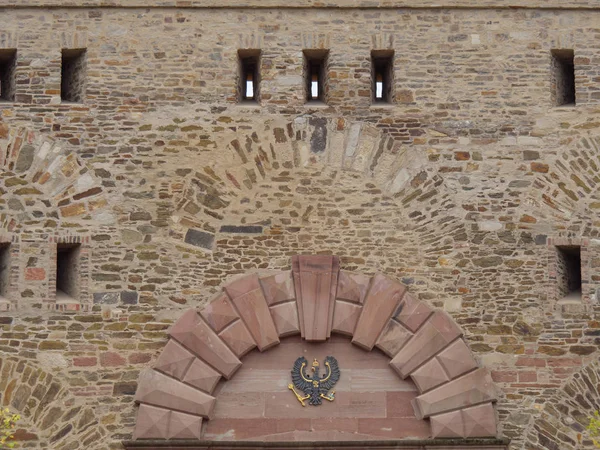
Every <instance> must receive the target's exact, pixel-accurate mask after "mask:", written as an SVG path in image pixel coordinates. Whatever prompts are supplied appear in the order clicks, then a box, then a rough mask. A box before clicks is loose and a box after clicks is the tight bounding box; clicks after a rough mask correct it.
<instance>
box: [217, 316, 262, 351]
mask: <svg viewBox="0 0 600 450" xmlns="http://www.w3.org/2000/svg"><path fill="white" fill-rule="evenodd" d="M219 337H220V338H221V339H223V341H224V342H225V343H226V344H227V345H228V346H229V348H230V349H231V350H233V352H234V353H235V354H236V355H237V357H238V358H241V357H242V356H244V355H245V354H246V353H248V352H249V351H250V350H252V349H253V348H254V347H256V343H255V342H254V339H252V336H250V332H249V331H248V329H247V328H246V325H244V322H242V321H241V320H238V321H237V322H234V323H233V324H231V325H230V326H229V327H227V328H225V329H224V330H223V331H221V333H220V334H219Z"/></svg>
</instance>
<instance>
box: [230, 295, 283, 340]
mask: <svg viewBox="0 0 600 450" xmlns="http://www.w3.org/2000/svg"><path fill="white" fill-rule="evenodd" d="M232 301H233V303H234V304H235V307H236V309H237V311H239V313H240V316H241V318H242V320H243V322H244V324H245V325H246V327H247V329H248V331H250V334H251V335H252V337H253V339H254V342H255V343H256V345H257V346H258V348H259V349H260V350H261V351H263V350H266V349H267V348H269V347H272V346H273V345H277V344H279V335H278V333H277V329H276V328H275V323H274V322H273V318H272V317H271V314H270V312H269V307H268V305H267V301H266V300H265V297H264V296H263V293H262V289H260V288H259V289H255V290H253V291H250V292H247V293H245V294H242V295H240V296H238V297H235V298H234V299H233V300H232Z"/></svg>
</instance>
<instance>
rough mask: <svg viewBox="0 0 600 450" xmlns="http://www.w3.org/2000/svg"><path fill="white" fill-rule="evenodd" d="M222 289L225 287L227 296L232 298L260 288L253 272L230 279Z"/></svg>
mask: <svg viewBox="0 0 600 450" xmlns="http://www.w3.org/2000/svg"><path fill="white" fill-rule="evenodd" d="M223 289H225V292H227V295H228V296H229V298H230V299H232V300H234V299H236V298H237V297H239V296H240V295H244V294H246V293H248V292H251V291H255V290H256V289H260V283H259V281H258V275H256V274H254V273H253V274H250V275H245V276H243V277H241V278H238V279H236V280H233V281H231V282H230V283H229V284H228V285H227V286H225V287H224V288H223Z"/></svg>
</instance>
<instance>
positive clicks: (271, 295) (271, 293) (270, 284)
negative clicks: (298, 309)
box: [259, 270, 296, 306]
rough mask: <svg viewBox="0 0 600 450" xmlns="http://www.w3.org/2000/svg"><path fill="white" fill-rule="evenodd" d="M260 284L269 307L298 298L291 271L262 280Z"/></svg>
mask: <svg viewBox="0 0 600 450" xmlns="http://www.w3.org/2000/svg"><path fill="white" fill-rule="evenodd" d="M259 282H260V285H261V286H262V289H263V292H264V295H265V298H266V299H267V303H268V304H269V306H272V305H275V304H277V303H281V302H285V301H287V300H291V299H294V298H296V292H295V291H294V279H293V278H292V271H291V270H287V271H285V272H280V273H277V274H275V275H271V276H268V277H264V278H260V279H259Z"/></svg>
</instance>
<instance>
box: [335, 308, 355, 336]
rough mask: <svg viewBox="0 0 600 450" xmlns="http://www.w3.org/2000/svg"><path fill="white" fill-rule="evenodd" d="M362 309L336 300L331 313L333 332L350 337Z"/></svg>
mask: <svg viewBox="0 0 600 450" xmlns="http://www.w3.org/2000/svg"><path fill="white" fill-rule="evenodd" d="M361 310H362V307H361V306H360V305H354V304H351V303H347V302H343V301H339V300H336V302H335V309H334V312H333V327H332V329H333V331H336V332H338V333H342V334H346V335H348V336H352V335H353V334H354V329H355V328H356V324H357V323H358V318H359V317H360V312H361Z"/></svg>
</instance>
